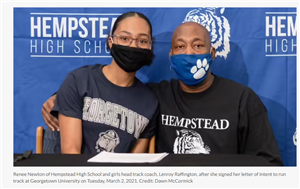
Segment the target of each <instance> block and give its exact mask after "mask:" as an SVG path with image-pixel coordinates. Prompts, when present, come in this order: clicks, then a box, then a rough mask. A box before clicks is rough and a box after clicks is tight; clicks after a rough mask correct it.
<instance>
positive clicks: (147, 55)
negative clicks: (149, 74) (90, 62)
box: [110, 44, 153, 72]
mask: <svg viewBox="0 0 300 189" xmlns="http://www.w3.org/2000/svg"><path fill="white" fill-rule="evenodd" d="M110 52H111V56H112V57H113V58H114V60H115V61H116V63H117V64H118V66H119V67H120V68H122V69H123V70H124V71H125V72H136V71H138V70H139V69H140V68H141V67H143V66H145V65H147V66H149V65H150V64H151V62H152V58H153V53H152V51H151V50H149V49H140V48H134V47H127V46H122V45H116V44H112V48H111V51H110Z"/></svg>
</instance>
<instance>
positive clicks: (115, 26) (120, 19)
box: [106, 12, 154, 58]
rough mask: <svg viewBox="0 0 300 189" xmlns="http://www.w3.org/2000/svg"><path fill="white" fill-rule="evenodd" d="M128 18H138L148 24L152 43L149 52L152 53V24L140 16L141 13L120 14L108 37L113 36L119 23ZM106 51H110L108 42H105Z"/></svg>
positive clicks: (143, 16)
mask: <svg viewBox="0 0 300 189" xmlns="http://www.w3.org/2000/svg"><path fill="white" fill-rule="evenodd" d="M129 17H140V18H142V19H144V20H145V21H146V22H147V23H148V25H149V27H150V37H151V41H152V48H151V50H152V52H153V43H154V38H153V36H152V24H151V22H150V20H149V19H148V18H147V17H146V16H145V15H144V14H142V13H139V12H126V13H124V14H122V15H121V16H119V17H118V18H117V20H116V21H115V23H114V26H113V28H112V30H111V32H110V35H113V34H114V32H115V31H116V29H117V28H118V25H119V24H120V22H121V21H122V20H124V19H126V18H129ZM109 37H110V36H109ZM106 49H107V50H110V48H109V45H108V40H107V45H106ZM153 58H154V55H153Z"/></svg>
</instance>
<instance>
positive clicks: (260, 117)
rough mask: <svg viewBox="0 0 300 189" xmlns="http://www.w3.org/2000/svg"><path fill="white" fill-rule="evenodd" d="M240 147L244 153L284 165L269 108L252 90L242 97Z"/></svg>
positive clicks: (274, 163)
mask: <svg viewBox="0 0 300 189" xmlns="http://www.w3.org/2000/svg"><path fill="white" fill-rule="evenodd" d="M239 147H240V148H239V149H240V153H242V154H249V155H256V156H260V157H262V158H264V159H266V160H267V161H268V162H270V163H271V164H273V165H283V162H282V159H281V156H280V152H279V149H278V144H277V141H276V138H275V136H274V133H273V129H272V127H271V125H270V122H269V118H268V113H267V109H266V108H265V106H264V104H263V103H262V102H261V100H260V99H259V97H258V96H257V95H256V94H255V93H254V91H252V90H250V91H249V92H246V93H245V94H244V96H243V98H242V99H241V104H240V123H239Z"/></svg>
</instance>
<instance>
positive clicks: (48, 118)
mask: <svg viewBox="0 0 300 189" xmlns="http://www.w3.org/2000/svg"><path fill="white" fill-rule="evenodd" d="M55 98H56V95H53V96H51V97H50V98H49V99H48V100H47V101H46V102H45V103H44V104H43V108H42V115H43V118H44V121H45V123H46V125H47V126H48V127H49V128H50V129H51V130H52V131H55V130H58V131H59V127H58V120H57V119H56V118H55V117H54V116H52V115H51V114H50V112H51V110H52V108H53V106H54V103H55Z"/></svg>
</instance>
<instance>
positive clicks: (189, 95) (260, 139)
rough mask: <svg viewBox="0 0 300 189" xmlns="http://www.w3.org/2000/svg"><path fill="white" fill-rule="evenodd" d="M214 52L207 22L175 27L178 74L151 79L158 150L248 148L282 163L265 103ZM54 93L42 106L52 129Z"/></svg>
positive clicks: (222, 151)
mask: <svg viewBox="0 0 300 189" xmlns="http://www.w3.org/2000/svg"><path fill="white" fill-rule="evenodd" d="M215 54H216V51H215V49H214V48H212V46H211V41H210V36H209V33H208V31H207V30H206V29H205V28H204V27H203V26H201V25H199V24H197V23H193V22H189V23H184V24H182V25H180V26H179V27H178V28H177V29H176V30H175V31H174V34H173V37H172V49H171V50H170V61H171V66H172V68H173V69H174V71H175V72H176V74H177V75H178V78H179V80H175V79H173V80H171V81H170V82H168V81H163V82H161V83H159V84H149V87H150V88H151V89H152V91H153V92H154V93H155V94H156V95H157V98H158V100H159V106H160V116H159V120H158V127H157V132H156V152H168V153H175V154H249V155H255V156H261V157H263V158H265V159H266V160H267V161H269V162H270V163H272V164H273V165H282V160H281V157H280V153H279V150H278V146H277V142H276V139H275V137H274V134H273V131H272V127H271V125H270V123H269V120H268V114H267V110H266V108H265V106H264V105H263V103H262V102H261V100H260V99H259V97H258V96H257V95H256V94H255V92H253V91H252V90H251V89H250V88H248V87H246V86H243V85H241V84H239V83H236V82H233V81H231V80H228V79H225V78H221V77H218V76H216V75H214V74H212V73H211V71H210V66H211V64H212V62H213V60H214V58H215ZM54 98H55V97H51V98H50V99H49V100H48V101H47V102H46V103H45V104H44V106H43V116H44V119H45V121H46V123H47V125H49V127H50V128H52V129H55V127H56V128H58V127H57V124H55V122H56V120H55V119H52V121H51V119H50V115H49V112H50V109H51V108H52V106H53V104H54Z"/></svg>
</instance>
